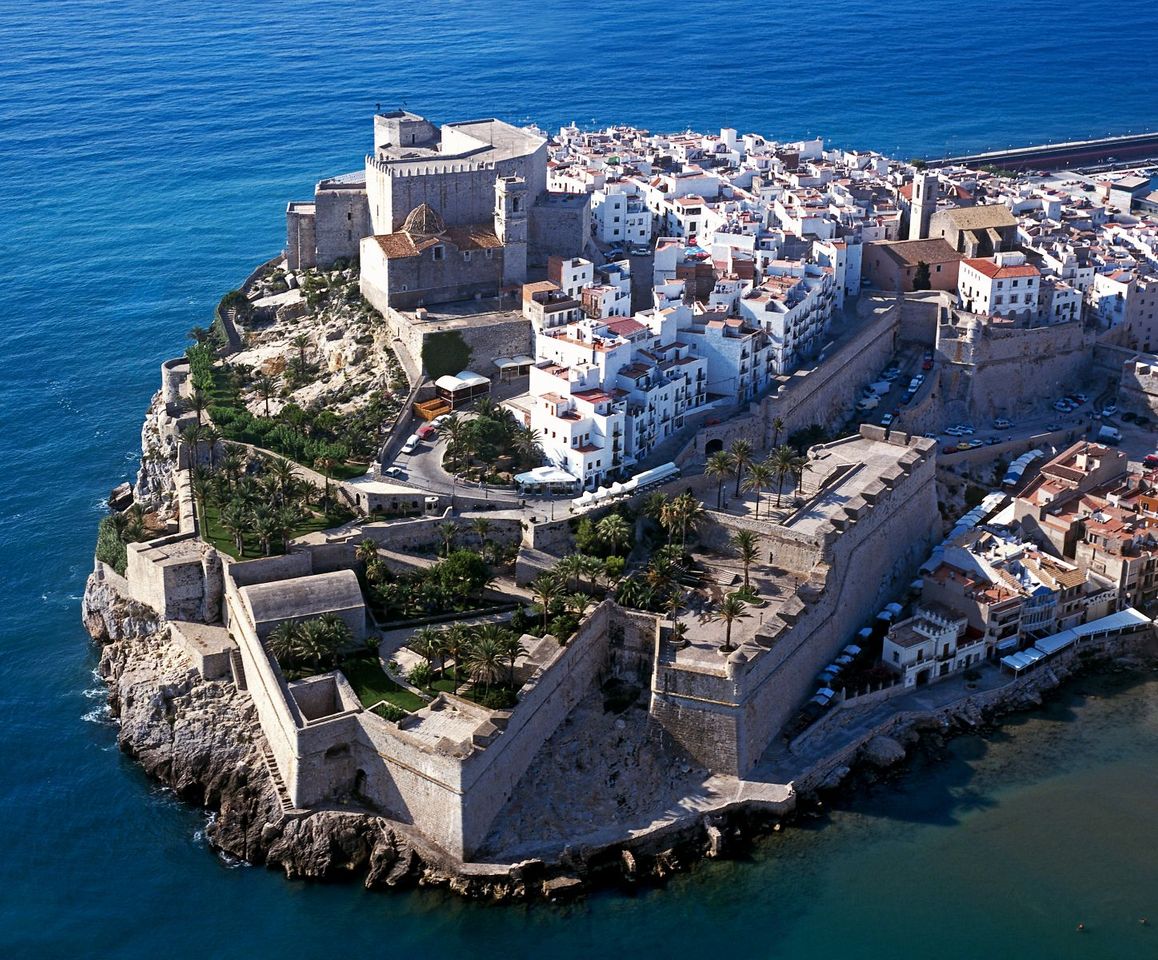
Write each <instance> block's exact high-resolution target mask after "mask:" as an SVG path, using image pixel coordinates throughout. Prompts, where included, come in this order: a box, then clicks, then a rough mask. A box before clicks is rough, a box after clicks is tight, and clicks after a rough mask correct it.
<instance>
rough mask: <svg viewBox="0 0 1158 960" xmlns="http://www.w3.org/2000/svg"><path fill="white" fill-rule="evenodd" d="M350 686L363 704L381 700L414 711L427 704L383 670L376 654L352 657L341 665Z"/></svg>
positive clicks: (369, 704) (366, 704)
mask: <svg viewBox="0 0 1158 960" xmlns="http://www.w3.org/2000/svg"><path fill="white" fill-rule="evenodd" d="M340 669H341V671H342V673H343V674H344V675H345V677H346V679H347V680H348V681H350V686H351V687H353V688H354V692H355V693H356V694H357V695H358V699H359V700H361V701H362V706H364V707H370V706H373V705H374V704H375V703H377V702H378V701H380V700H385V701H386V702H387V703H392V704H394V706H396V707H400V708H401V709H403V710H405V711H407V712H408V713H413V712H414V711H415V710H420V709H422V707H424V706H426V701H425V700H423V699H422V698H421V697H419V696H418V695H417V694H413V693H411V692H410V691H409V690H406V689H403V688H402V687H400V686H398V684H396V683H395V682H394V681H393V680H391V679H390V678H389V677H388V676H386V673H385V672H384V671H383V670H382V665H381V664H380V663H379V662H378V658H377V657H374V656H362V657H350V658H348V659H346V660H344V661H343V662H342V666H341V667H340Z"/></svg>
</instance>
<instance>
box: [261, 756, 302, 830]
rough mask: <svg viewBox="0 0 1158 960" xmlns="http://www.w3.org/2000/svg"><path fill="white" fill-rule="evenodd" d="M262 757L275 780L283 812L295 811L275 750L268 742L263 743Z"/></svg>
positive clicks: (272, 778)
mask: <svg viewBox="0 0 1158 960" xmlns="http://www.w3.org/2000/svg"><path fill="white" fill-rule="evenodd" d="M261 758H262V760H264V761H265V768H266V769H267V770H268V771H269V778H270V779H271V780H272V781H273V787H274V790H275V791H276V792H277V799H278V802H279V803H280V805H281V812H282V814H283V815H288V814H291V813H293V812H294V804H293V801H292V800H291V799H290V795H289V790H288V789H287V788H286V785H285V781H284V780H283V779H282V776H281V771H280V770H278V768H277V760H276V759H275V758H274V755H273V751H272V750H271V749H270V748H269V744H268V743H264V742H263V743H262V745H261Z"/></svg>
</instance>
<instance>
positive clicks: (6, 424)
mask: <svg viewBox="0 0 1158 960" xmlns="http://www.w3.org/2000/svg"><path fill="white" fill-rule="evenodd" d="M1042 11H1043V8H1042V7H1041V6H1040V5H1038V4H1034V3H1030V2H1028V0H1019V2H1012V3H997V2H985V3H976V2H975V3H962V4H953V5H949V4H927V3H924V4H922V3H917V2H915V0H898V2H896V3H892V4H889V5H881V4H868V3H865V2H863V0H834V2H832V3H829V4H825V5H823V6H819V7H818V6H817V5H815V4H806V3H803V2H801V0H787V2H783V3H779V4H777V5H775V7H774V8H768V9H767V10H765V9H764V8H760V7H757V6H753V5H752V4H739V3H731V2H720V3H713V4H710V5H706V4H705V5H700V6H698V7H694V8H691V7H688V8H673V7H672V6H671V5H670V4H660V3H658V2H656V0H640V2H637V3H634V4H630V5H629V4H614V5H612V4H607V3H599V2H593V3H588V4H586V5H577V4H573V3H572V4H557V3H545V2H544V3H529V2H509V3H493V2H483V0H473V2H467V0H445V2H431V3H421V4H420V3H414V2H407V0H401V2H392V3H388V4H387V3H353V2H349V0H334V2H330V3H327V4H324V5H323V4H310V3H304V2H301V0H286V2H283V3H280V4H278V5H276V6H275V5H269V4H255V3H252V2H241V3H234V4H231V5H228V6H223V5H220V4H208V3H205V2H203V0H186V2H181V3H172V4H167V5H159V4H152V3H144V2H140V0H128V2H123V3H119V4H115V5H113V4H108V3H103V2H86V0H76V2H69V3H61V2H57V0H42V2H39V3H36V4H17V3H15V2H12V0H0V211H2V216H3V220H2V229H0V251H2V252H3V255H4V256H3V267H4V270H3V277H4V280H3V293H4V296H3V301H2V303H3V313H2V315H0V330H2V337H3V349H2V350H0V427H2V428H3V432H2V433H0V454H2V459H0V463H2V464H3V467H4V470H3V478H2V480H0V516H2V517H3V519H4V523H3V524H0V563H2V564H3V567H2V574H3V581H2V582H3V586H4V599H5V609H4V616H3V618H2V621H0V630H2V632H3V637H2V641H0V708H2V712H0V881H2V886H0V890H3V895H2V896H0V951H3V953H4V955H9V956H14V957H24V956H28V957H58V956H68V957H76V956H100V957H104V956H110V957H113V956H115V957H127V958H138V957H144V956H153V955H156V954H157V953H159V952H162V951H163V952H164V953H165V954H166V955H168V956H171V957H174V958H182V957H195V956H196V957H200V956H204V955H206V954H209V955H213V956H218V957H235V956H252V955H259V956H260V955H266V954H268V953H270V952H272V949H273V948H277V949H287V950H288V949H293V950H295V951H296V952H297V956H300V957H303V958H311V957H323V956H331V955H333V953H334V952H336V945H338V944H340V945H341V946H342V948H344V949H348V950H352V951H357V952H358V953H359V954H375V955H376V954H381V953H385V952H388V951H400V950H408V951H410V952H417V951H421V952H422V953H423V954H425V955H427V956H432V957H443V956H453V955H460V954H465V955H469V956H480V957H491V956H494V957H499V956H502V957H504V958H509V957H519V956H531V955H536V956H540V955H550V956H560V957H570V956H581V955H587V956H589V955H604V954H606V953H608V952H609V945H614V946H615V947H616V948H618V949H619V950H620V951H622V952H627V951H632V952H636V953H639V954H643V955H652V954H655V953H659V952H662V953H663V954H665V955H670V956H672V957H684V956H702V955H703V954H704V953H705V952H718V951H719V950H720V948H721V946H725V947H726V948H729V949H732V950H736V949H738V950H739V951H740V952H742V953H744V954H751V955H756V956H769V957H775V956H787V955H790V954H791V955H799V954H800V953H801V952H802V951H804V952H808V953H812V952H820V951H823V952H826V953H828V952H834V951H839V952H841V953H843V954H846V955H849V956H855V957H866V958H878V957H920V956H930V955H933V954H937V955H940V956H946V957H974V956H981V955H987V956H1010V957H1036V956H1040V957H1054V956H1082V957H1090V956H1103V957H1114V956H1151V955H1153V954H1154V953H1155V952H1158V950H1156V949H1155V946H1154V944H1153V943H1152V939H1153V935H1152V932H1151V931H1150V930H1149V929H1143V928H1140V927H1137V925H1136V923H1135V920H1136V917H1135V916H1134V915H1135V914H1140V913H1141V911H1144V910H1149V912H1150V913H1151V914H1153V915H1154V917H1155V920H1156V923H1158V905H1154V904H1150V903H1148V902H1147V898H1148V897H1150V898H1152V897H1153V896H1154V895H1155V894H1154V891H1158V875H1156V874H1155V866H1154V862H1155V858H1154V857H1153V856H1152V854H1151V850H1152V849H1153V843H1152V842H1151V838H1152V837H1153V836H1154V828H1155V823H1154V813H1153V803H1152V798H1153V797H1154V796H1155V790H1154V787H1155V783H1154V767H1153V759H1154V756H1155V750H1154V748H1155V732H1154V723H1153V715H1154V707H1153V703H1154V702H1155V697H1156V695H1155V691H1154V688H1153V685H1147V686H1145V687H1142V688H1138V689H1137V690H1135V691H1134V692H1133V693H1131V694H1129V695H1127V696H1125V697H1119V698H1116V699H1115V700H1112V701H1106V700H1098V701H1091V702H1083V701H1081V700H1080V699H1077V700H1074V701H1073V702H1072V703H1068V702H1067V705H1066V706H1063V707H1061V708H1058V710H1056V711H1053V712H1051V713H1049V714H1047V715H1046V716H1045V717H1043V718H1038V719H1034V720H1031V721H1027V722H1026V723H1024V724H1022V725H1020V726H1018V727H1016V728H1014V729H1012V730H1011V731H1010V732H1009V733H1008V734H1003V735H1002V736H1000V737H997V738H994V739H993V740H991V741H988V742H984V743H982V742H980V741H972V740H971V741H961V742H960V744H959V745H958V746H956V747H954V750H953V753H952V755H951V759H950V761H949V762H947V763H945V764H942V765H938V766H935V767H932V768H930V769H928V770H924V769H921V770H917V771H915V772H914V773H913V774H912V775H911V776H909V777H907V778H906V779H905V780H904V781H903V782H902V783H901V784H900V785H899V786H898V787H897V788H895V789H892V788H890V789H888V790H885V789H882V790H880V791H879V792H877V793H874V794H873V795H871V796H868V797H865V798H863V799H862V801H861V802H860V803H859V804H858V805H857V807H856V812H852V811H843V812H837V813H836V814H834V815H833V817H832V818H831V821H830V822H829V823H828V824H827V825H826V826H825V828H824V829H822V830H811V829H810V830H804V831H796V832H793V833H792V834H791V836H789V837H786V838H783V837H782V838H779V839H778V840H777V841H775V842H774V843H771V844H769V845H768V846H767V847H764V848H762V849H761V852H760V853H759V855H758V856H756V857H754V858H753V860H752V862H749V863H742V864H721V865H711V866H710V867H706V868H704V869H702V870H698V871H696V872H695V873H694V874H692V875H691V876H688V877H683V878H680V879H678V880H677V881H676V882H674V883H673V884H671V885H670V886H669V887H667V888H666V889H664V890H662V891H658V892H654V893H648V894H644V895H641V896H636V897H618V896H600V897H596V898H593V899H591V900H590V901H587V902H585V903H584V904H581V905H579V906H575V907H569V908H565V909H556V908H542V907H540V908H534V909H525V908H513V909H498V910H488V909H481V908H479V907H477V906H473V905H464V904H459V903H456V902H453V901H449V900H447V899H446V898H444V897H441V896H438V895H434V894H414V895H406V896H396V897H382V896H370V895H366V894H363V893H361V892H360V891H358V890H356V889H351V888H343V887H307V886H303V885H299V884H288V883H285V882H284V881H282V880H281V879H280V878H279V877H277V876H276V875H273V874H269V873H266V872H265V871H260V870H251V869H247V868H236V869H230V868H228V867H227V866H225V865H223V864H221V863H220V862H219V861H218V860H217V859H216V858H215V857H214V856H213V855H212V854H211V853H209V852H208V851H207V850H206V849H205V847H204V845H203V844H202V843H201V842H200V840H199V839H198V831H199V830H200V828H201V827H202V825H203V818H202V815H201V814H200V813H198V812H197V811H192V810H189V809H187V808H185V807H183V806H182V805H180V804H177V803H175V802H174V801H173V800H172V799H171V798H169V797H167V796H166V795H165V794H164V793H163V792H161V791H158V790H157V789H156V788H155V787H153V786H152V785H150V784H149V783H148V782H147V781H146V780H145V778H144V777H143V776H141V774H140V773H139V771H138V770H137V769H136V768H135V767H134V766H133V764H132V763H131V762H129V761H127V760H125V759H124V758H123V757H121V756H120V755H119V754H118V753H117V752H116V750H115V748H114V747H113V733H112V731H111V729H110V728H109V727H108V726H107V725H102V724H101V723H100V722H99V719H100V718H99V713H100V711H99V707H100V704H101V700H100V699H99V693H100V691H99V690H97V689H95V687H96V685H95V683H94V681H93V678H92V674H91V671H92V668H93V666H94V665H95V657H94V654H93V651H92V649H91V647H90V646H89V645H88V644H87V643H86V638H85V635H84V633H83V631H82V630H81V628H80V626H79V624H78V616H77V601H78V599H79V595H80V592H81V589H82V587H83V581H84V576H85V575H86V573H87V571H88V569H89V565H90V554H91V547H92V541H93V529H94V524H95V520H96V518H97V516H98V513H99V510H100V504H101V500H102V498H103V497H104V496H105V494H106V493H107V491H108V490H109V488H110V487H112V486H113V485H114V484H115V483H117V482H118V481H120V480H121V479H123V478H125V477H127V476H128V475H129V474H130V473H131V472H132V470H133V469H134V468H135V457H136V452H137V445H138V430H139V423H140V416H141V413H142V411H143V409H144V406H145V405H146V403H147V402H148V398H149V396H150V395H151V393H152V392H153V391H154V390H155V389H156V384H157V367H158V364H159V363H160V361H161V360H162V359H164V358H165V357H167V356H170V355H172V354H174V353H176V352H179V350H180V349H181V348H182V340H183V337H184V334H185V331H187V330H188V329H189V328H190V327H191V326H193V325H194V324H198V323H204V322H205V321H206V320H207V318H208V313H209V310H210V308H211V306H212V304H213V303H214V302H215V300H216V299H217V297H218V296H219V295H220V293H221V292H222V291H223V290H225V289H228V288H229V287H230V286H232V285H233V284H235V283H236V282H237V280H238V279H240V278H241V277H242V276H244V275H245V273H247V272H248V270H249V268H250V266H251V265H252V264H254V263H256V262H258V261H261V260H263V259H265V258H266V257H267V256H269V255H271V254H272V253H273V252H275V251H276V250H277V249H278V248H279V247H280V246H281V244H282V238H283V227H282V214H283V211H284V207H285V202H286V200H287V199H290V198H303V197H307V196H308V195H309V192H310V189H311V185H312V183H313V181H314V180H315V179H316V178H318V177H320V176H322V175H325V174H331V173H335V172H340V171H344V170H347V169H351V168H353V167H355V166H357V165H358V162H359V158H360V157H361V155H362V153H363V151H364V149H365V147H366V145H367V143H368V139H369V130H370V127H369V115H370V113H371V111H372V110H373V108H374V104H375V103H376V102H381V103H383V104H384V105H387V106H392V105H397V104H399V103H405V104H406V105H407V106H408V107H409V108H411V109H414V110H418V111H422V112H426V113H427V114H428V115H429V116H431V117H432V118H433V119H436V120H446V119H462V118H465V117H470V116H478V115H484V114H494V115H497V116H501V117H504V118H508V119H514V120H521V119H534V120H536V121H537V122H539V123H540V124H542V125H544V126H551V127H553V126H556V125H558V124H559V123H562V122H566V121H569V120H571V119H575V120H576V121H578V122H580V123H589V122H592V121H593V120H594V121H597V122H614V121H628V122H634V123H639V124H642V125H648V126H651V127H653V128H655V129H676V128H683V127H686V126H689V125H690V126H693V127H699V128H703V129H710V128H712V127H715V126H719V125H721V124H725V123H726V124H731V125H734V126H736V127H739V128H741V129H745V130H748V129H751V130H757V131H760V132H763V133H766V134H768V135H770V136H779V137H783V138H790V137H795V136H803V135H806V134H825V135H827V136H829V137H830V138H831V139H833V140H834V141H836V142H840V143H846V144H849V145H864V146H868V147H876V148H879V149H882V150H886V151H892V150H895V151H897V152H898V153H900V154H902V155H910V154H935V153H943V152H944V151H945V150H946V149H950V150H953V151H957V150H962V149H971V148H982V147H989V146H997V145H1003V144H1008V143H1010V142H1013V141H1017V142H1029V141H1038V140H1043V139H1050V138H1053V139H1057V138H1063V137H1077V136H1084V135H1089V134H1099V133H1105V132H1108V131H1111V130H1113V131H1122V130H1130V129H1135V130H1136V129H1139V128H1143V127H1145V128H1150V129H1153V128H1155V127H1158V99H1156V98H1155V96H1154V94H1155V86H1154V81H1153V77H1152V72H1151V71H1150V69H1149V63H1148V59H1147V57H1146V56H1145V55H1144V53H1145V51H1147V50H1149V49H1152V48H1153V43H1154V40H1155V39H1158V22H1156V14H1155V12H1154V10H1153V9H1151V8H1149V7H1145V6H1139V7H1137V8H1136V9H1132V10H1130V11H1128V16H1123V12H1122V10H1121V8H1119V7H1117V6H1115V5H1112V4H1109V3H1108V2H1105V0H1093V2H1090V3H1085V4H1082V5H1080V6H1079V5H1077V4H1073V3H1067V4H1061V5H1056V4H1055V5H1052V6H1050V7H1048V8H1046V13H1045V14H1044V15H1043V13H1042ZM995 24H1006V25H1008V26H1007V27H1002V28H1000V29H995V28H994V25H995ZM1075 26H1080V29H1078V30H1075V29H1074V27H1075ZM1135 707H1140V708H1144V709H1142V711H1141V712H1139V711H1138V710H1135V709H1134V708H1135ZM1071 714H1072V716H1071ZM1075 717H1080V718H1081V722H1080V723H1075V722H1072V721H1073V719H1074V718H1075ZM86 718H87V719H86ZM1079 915H1081V916H1084V918H1085V919H1086V922H1087V923H1088V924H1089V925H1090V927H1091V932H1090V933H1089V934H1088V935H1087V936H1085V937H1083V938H1075V936H1074V935H1073V934H1072V930H1071V927H1072V925H1073V923H1075V922H1076V918H1077V917H1078V916H1079ZM657 944H662V950H660V949H657V947H656V945H657ZM545 952H546V953H545Z"/></svg>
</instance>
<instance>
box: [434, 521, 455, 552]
mask: <svg viewBox="0 0 1158 960" xmlns="http://www.w3.org/2000/svg"><path fill="white" fill-rule="evenodd" d="M457 535H458V524H456V523H455V522H454V521H453V520H448V521H446V523H440V524H439V525H438V536H439V537H440V538H441V539H442V555H443V556H444V557H449V556H450V548H451V547H453V546H454V538H455V537H456V536H457Z"/></svg>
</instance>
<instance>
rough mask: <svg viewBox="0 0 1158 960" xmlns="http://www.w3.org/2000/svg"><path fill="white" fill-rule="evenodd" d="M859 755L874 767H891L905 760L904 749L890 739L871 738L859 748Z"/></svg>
mask: <svg viewBox="0 0 1158 960" xmlns="http://www.w3.org/2000/svg"><path fill="white" fill-rule="evenodd" d="M861 755H862V756H863V757H864V759H865V760H866V761H867V762H868V763H871V764H872V765H873V766H874V767H891V766H892V765H893V764H894V763H900V761H902V760H904V759H905V748H904V747H903V746H901V745H900V744H899V743H897V741H896V740H894V739H893V738H892V737H883V736H881V737H873V738H872V739H871V740H870V741H869V742H868V743H866V744H865V745H864V746H863V747H862V748H861Z"/></svg>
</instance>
